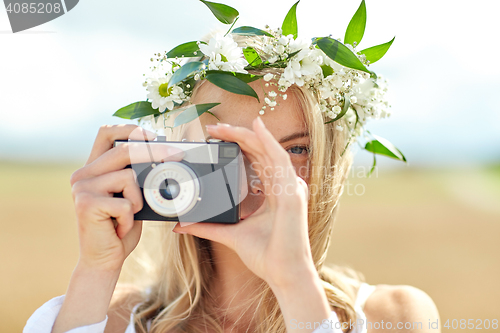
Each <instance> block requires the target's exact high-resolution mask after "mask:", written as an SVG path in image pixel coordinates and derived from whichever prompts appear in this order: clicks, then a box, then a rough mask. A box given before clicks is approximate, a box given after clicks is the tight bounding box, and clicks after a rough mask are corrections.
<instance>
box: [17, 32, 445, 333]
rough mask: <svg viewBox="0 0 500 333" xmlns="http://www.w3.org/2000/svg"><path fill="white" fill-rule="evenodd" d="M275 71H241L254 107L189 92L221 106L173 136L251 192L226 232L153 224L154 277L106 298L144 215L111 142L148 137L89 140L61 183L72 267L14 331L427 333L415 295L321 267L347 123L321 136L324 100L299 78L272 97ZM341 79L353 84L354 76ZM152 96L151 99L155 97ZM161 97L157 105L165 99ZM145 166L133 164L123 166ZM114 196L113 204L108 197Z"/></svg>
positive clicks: (220, 92)
mask: <svg viewBox="0 0 500 333" xmlns="http://www.w3.org/2000/svg"><path fill="white" fill-rule="evenodd" d="M224 38H225V37H224ZM280 41H281V39H280ZM254 42H255V41H254ZM285 42H286V41H285ZM287 43H288V42H287ZM287 45H288V44H287ZM209 46H210V47H211V46H212V45H211V44H209ZM201 49H202V50H203V48H202V47H201ZM311 50H312V51H311V52H316V50H315V49H311ZM208 53H209V52H208V51H207V53H205V54H207V56H208ZM215 58H216V57H214V59H215ZM217 59H218V60H217V61H219V62H220V61H221V60H220V59H221V57H219V58H217ZM226 60H227V59H226ZM304 61H305V60H304ZM224 62H225V61H222V63H224ZM223 65H225V64H223ZM311 66H312V67H311V68H313V67H314V64H312V65H311ZM332 66H334V65H333V64H332ZM286 70H287V69H285V70H282V69H280V68H275V69H269V68H268V69H266V70H265V71H253V72H252V73H253V74H262V75H263V77H264V79H263V78H260V79H258V80H255V81H253V82H250V83H249V85H250V86H251V87H252V88H253V90H254V91H255V92H256V93H257V94H258V98H254V97H251V96H244V95H241V94H234V93H231V92H228V91H227V89H226V90H224V89H221V88H219V87H217V86H216V85H214V84H212V83H210V82H208V81H207V80H198V81H197V83H196V85H195V87H194V89H193V91H192V95H190V98H189V103H191V104H205V103H220V104H219V105H217V106H216V107H214V108H213V109H211V112H212V113H213V114H209V113H203V114H202V115H201V116H200V117H199V118H198V120H199V124H201V127H200V128H201V131H200V130H198V131H197V130H196V124H197V123H191V124H187V125H185V127H187V128H186V130H185V131H184V133H187V134H186V135H187V137H186V138H187V139H189V140H200V139H201V140H208V139H210V138H213V139H220V140H224V141H230V142H236V143H238V144H239V145H240V147H241V149H242V151H243V153H244V155H245V156H246V158H247V159H248V160H249V162H250V163H251V165H252V168H253V171H254V172H255V174H256V175H257V176H258V178H259V181H257V182H255V181H252V182H249V185H248V190H249V194H248V195H247V196H246V198H245V199H244V200H243V201H242V203H241V221H240V222H239V223H236V224H233V225H224V224H216V223H194V224H189V225H184V226H181V225H180V224H176V225H175V227H173V229H172V224H170V223H165V224H164V228H162V232H163V235H164V239H163V242H162V243H161V245H162V246H163V249H162V251H161V252H159V255H158V257H157V258H156V262H157V264H158V265H159V267H157V269H156V272H157V275H155V276H154V277H153V283H152V284H151V285H150V286H149V288H148V289H147V290H141V289H138V288H134V287H133V286H118V287H116V282H117V280H118V277H119V275H120V271H121V269H122V265H123V263H124V260H125V259H126V258H127V256H128V255H129V254H130V253H131V252H132V251H133V250H134V248H135V247H136V245H137V243H138V241H139V238H140V235H141V230H142V221H134V220H133V214H134V213H135V212H138V211H139V210H141V208H142V205H143V202H142V196H141V192H140V189H139V187H138V186H137V184H136V182H135V174H134V172H133V171H132V170H131V169H124V168H125V166H127V165H128V164H130V163H131V155H130V154H129V150H130V149H134V144H124V145H120V146H118V147H116V148H112V146H113V142H114V141H115V140H126V139H135V140H140V139H143V137H144V136H146V137H147V139H149V140H151V139H153V138H154V134H153V133H151V132H143V131H142V130H141V128H139V127H136V126H132V125H125V126H123V125H122V126H104V127H102V128H101V130H100V131H99V133H98V135H97V138H96V140H95V143H94V146H93V148H92V152H91V154H90V157H89V159H88V161H87V163H86V165H85V166H84V167H83V168H81V169H79V170H77V171H76V172H75V173H74V174H73V175H72V178H71V184H72V187H73V198H74V202H75V210H76V215H77V222H78V232H79V240H80V259H79V262H78V264H77V266H76V268H75V270H74V273H73V276H72V278H71V281H70V284H69V287H68V290H67V293H66V295H65V296H64V297H59V298H56V299H53V300H51V301H49V302H48V303H51V302H52V303H51V304H48V303H47V304H46V305H44V306H43V307H42V308H41V309H39V310H37V312H36V313H35V314H34V315H33V316H32V318H30V320H29V321H28V324H27V326H26V328H25V332H37V330H36V327H37V326H38V327H42V326H43V325H42V324H40V323H41V321H43V320H45V319H46V321H47V322H48V324H47V323H46V324H45V325H46V326H44V327H45V329H47V327H49V330H50V327H52V332H53V333H57V332H66V331H68V330H71V329H75V328H76V329H75V331H74V332H84V331H85V332H102V330H103V329H104V327H105V331H106V332H127V333H131V332H146V331H148V332H273V333H274V332H276V333H277V332H285V331H286V332H313V331H314V332H315V333H318V332H333V331H337V332H338V331H339V328H340V327H341V328H342V330H343V331H344V332H348V331H350V332H358V333H359V332H366V330H368V332H370V333H371V332H374V331H388V332H389V331H391V332H394V329H395V328H397V329H399V331H407V332H430V331H433V332H435V331H436V329H431V328H430V327H429V324H428V323H429V321H431V322H435V321H436V320H437V319H438V318H439V315H438V312H437V309H436V307H435V305H434V303H433V301H432V300H431V299H430V298H429V296H427V295H426V294H425V293H424V292H422V291H420V290H418V289H416V288H413V287H409V286H387V285H379V286H369V285H367V284H363V283H361V280H360V279H359V278H358V277H357V276H356V274H354V273H352V272H349V271H348V270H346V269H341V268H328V267H327V266H325V265H324V261H325V258H326V253H327V250H328V246H329V243H330V239H331V234H332V232H333V222H334V215H335V212H336V210H337V207H338V201H339V198H340V195H341V192H342V188H343V184H344V181H345V179H346V177H347V174H348V171H349V168H350V164H351V155H350V153H349V150H348V148H346V147H347V146H348V142H349V140H350V139H351V138H352V137H351V133H350V132H349V131H347V130H345V129H346V128H348V125H349V123H352V122H353V121H352V119H351V120H350V119H348V118H347V117H344V118H342V119H339V120H338V121H335V122H329V123H327V124H325V122H326V121H327V120H328V118H335V116H336V115H335V114H334V115H332V114H328V113H325V112H322V111H323V110H321V108H322V107H323V106H324V104H322V101H324V99H323V100H322V99H320V98H319V97H318V91H316V92H312V91H311V89H308V88H307V87H306V85H304V84H303V83H302V82H301V81H300V80H299V79H300V77H297V78H293V77H292V78H293V79H296V83H294V84H290V85H289V86H288V87H287V89H286V94H282V93H281V92H283V90H281V88H278V87H280V86H282V83H280V82H279V81H278V80H277V79H276V78H277V77H276V76H274V74H276V75H279V74H281V73H283V72H285V73H286ZM338 72H342V71H340V70H339V71H338ZM264 74H273V75H271V77H272V78H269V77H267V78H266V76H267V75H264ZM294 75H295V74H294ZM349 80H351V81H352V82H351V84H352V85H353V84H354V83H353V82H354V80H355V77H351V78H350V79H349ZM332 82H333V83H332V84H336V83H335V82H334V81H332ZM160 83H161V82H160ZM155 87H156V89H160V94H161V93H162V91H161V89H162V88H161V87H162V86H161V85H160V86H158V85H156V86H155ZM158 87H159V88H158ZM165 87H167V88H168V89H170V88H169V87H170V85H168V86H165ZM168 89H166V90H165V91H164V93H165V96H167V97H168V96H170V95H171V94H173V91H174V90H172V89H170V90H168ZM148 90H149V88H148ZM343 92H345V90H343ZM162 96H164V95H162ZM165 96H164V97H165ZM179 96H181V95H180V94H179ZM270 96H271V97H274V98H273V100H271V101H270V100H269V97H270ZM350 101H351V103H355V101H356V99H355V97H350ZM345 103H347V102H345ZM344 105H345V104H344ZM154 106H155V102H153V107H154ZM156 107H158V106H156ZM266 107H267V109H266ZM347 107H349V104H347ZM160 108H161V105H160ZM339 108H340V107H339ZM164 109H165V107H164V108H163V110H164ZM169 109H171V107H169ZM264 110H266V111H265V112H264ZM332 110H333V109H332ZM259 115H261V116H259ZM160 118H161V117H160ZM363 120H364V119H360V121H363ZM356 125H358V119H357V118H356V123H355V125H354V127H356ZM193 129H194V130H193ZM151 152H152V154H153V157H154V159H155V160H156V161H158V162H160V161H179V160H182V157H183V152H182V151H181V150H179V149H176V148H173V147H169V146H168V145H153V146H152V151H151ZM149 158H150V156H149V154H144V156H135V157H134V163H137V162H140V160H141V159H143V160H144V162H146V161H148V159H149ZM118 192H123V198H116V197H113V193H118ZM114 220H115V221H114ZM353 246H356V244H354V243H353ZM346 250H347V251H348V249H346ZM44 311H45V312H44ZM49 312H52V313H53V315H52V319H51V318H48V317H50V316H49V315H47V313H49ZM44 318H45V319H44ZM47 318H48V319H47ZM327 319H329V320H330V321H328V322H323V321H324V320H327ZM322 323H323V324H324V325H322V327H318V326H319V325H320V324H322ZM419 323H420V324H419ZM52 324H53V326H52ZM336 324H339V325H336ZM340 324H341V325H340ZM389 325H390V327H389ZM80 330H81V331H80ZM437 330H439V329H437ZM38 331H39V332H44V328H40V329H39V330H38Z"/></svg>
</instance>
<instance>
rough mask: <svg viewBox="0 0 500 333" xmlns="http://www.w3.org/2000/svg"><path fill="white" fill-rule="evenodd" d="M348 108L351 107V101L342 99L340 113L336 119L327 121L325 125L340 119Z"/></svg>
mask: <svg viewBox="0 0 500 333" xmlns="http://www.w3.org/2000/svg"><path fill="white" fill-rule="evenodd" d="M350 106H351V100H350V99H349V98H346V99H344V107H343V108H342V111H340V113H339V114H338V115H337V117H335V118H333V119H332V120H330V121H327V122H326V123H325V124H329V123H333V122H334V121H337V120H339V119H340V118H342V117H343V116H344V115H345V114H346V113H347V111H348V110H349V107H350Z"/></svg>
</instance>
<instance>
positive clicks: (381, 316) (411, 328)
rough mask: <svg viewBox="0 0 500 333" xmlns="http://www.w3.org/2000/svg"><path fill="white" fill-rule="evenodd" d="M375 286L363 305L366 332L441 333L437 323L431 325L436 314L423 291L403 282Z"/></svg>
mask: <svg viewBox="0 0 500 333" xmlns="http://www.w3.org/2000/svg"><path fill="white" fill-rule="evenodd" d="M376 287H377V288H376V289H375V291H374V292H373V293H372V294H371V295H370V297H368V299H367V300H366V303H365V307H364V312H365V314H366V318H367V322H368V323H367V328H368V333H372V332H395V331H396V332H412V333H413V332H418V333H423V332H427V333H431V332H432V333H439V332H441V330H440V327H439V325H437V327H436V324H434V325H431V323H436V321H438V320H439V313H438V310H437V308H436V305H435V304H434V301H433V300H432V299H431V297H430V296H429V295H427V294H426V293H425V292H424V291H422V290H420V289H418V288H415V287H412V286H404V285H397V286H390V285H377V286H376ZM370 323H371V324H370ZM382 323H383V324H382Z"/></svg>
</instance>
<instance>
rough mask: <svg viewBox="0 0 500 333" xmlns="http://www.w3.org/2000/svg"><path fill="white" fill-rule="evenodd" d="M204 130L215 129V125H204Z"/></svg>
mask: <svg viewBox="0 0 500 333" xmlns="http://www.w3.org/2000/svg"><path fill="white" fill-rule="evenodd" d="M205 127H206V129H207V130H208V129H216V128H217V125H205Z"/></svg>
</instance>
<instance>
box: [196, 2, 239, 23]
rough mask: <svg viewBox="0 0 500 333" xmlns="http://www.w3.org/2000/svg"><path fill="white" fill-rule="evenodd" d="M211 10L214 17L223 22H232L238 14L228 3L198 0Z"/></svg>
mask: <svg viewBox="0 0 500 333" xmlns="http://www.w3.org/2000/svg"><path fill="white" fill-rule="evenodd" d="M200 1H201V2H203V3H204V4H205V5H207V7H208V8H209V9H210V10H211V11H212V13H213V14H214V15H215V17H216V18H217V19H218V20H219V21H221V22H222V23H224V24H231V23H233V21H234V19H235V18H237V17H238V15H240V13H238V11H237V10H236V9H234V8H233V7H230V6H228V5H224V4H221V3H217V2H210V1H205V0H200Z"/></svg>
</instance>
